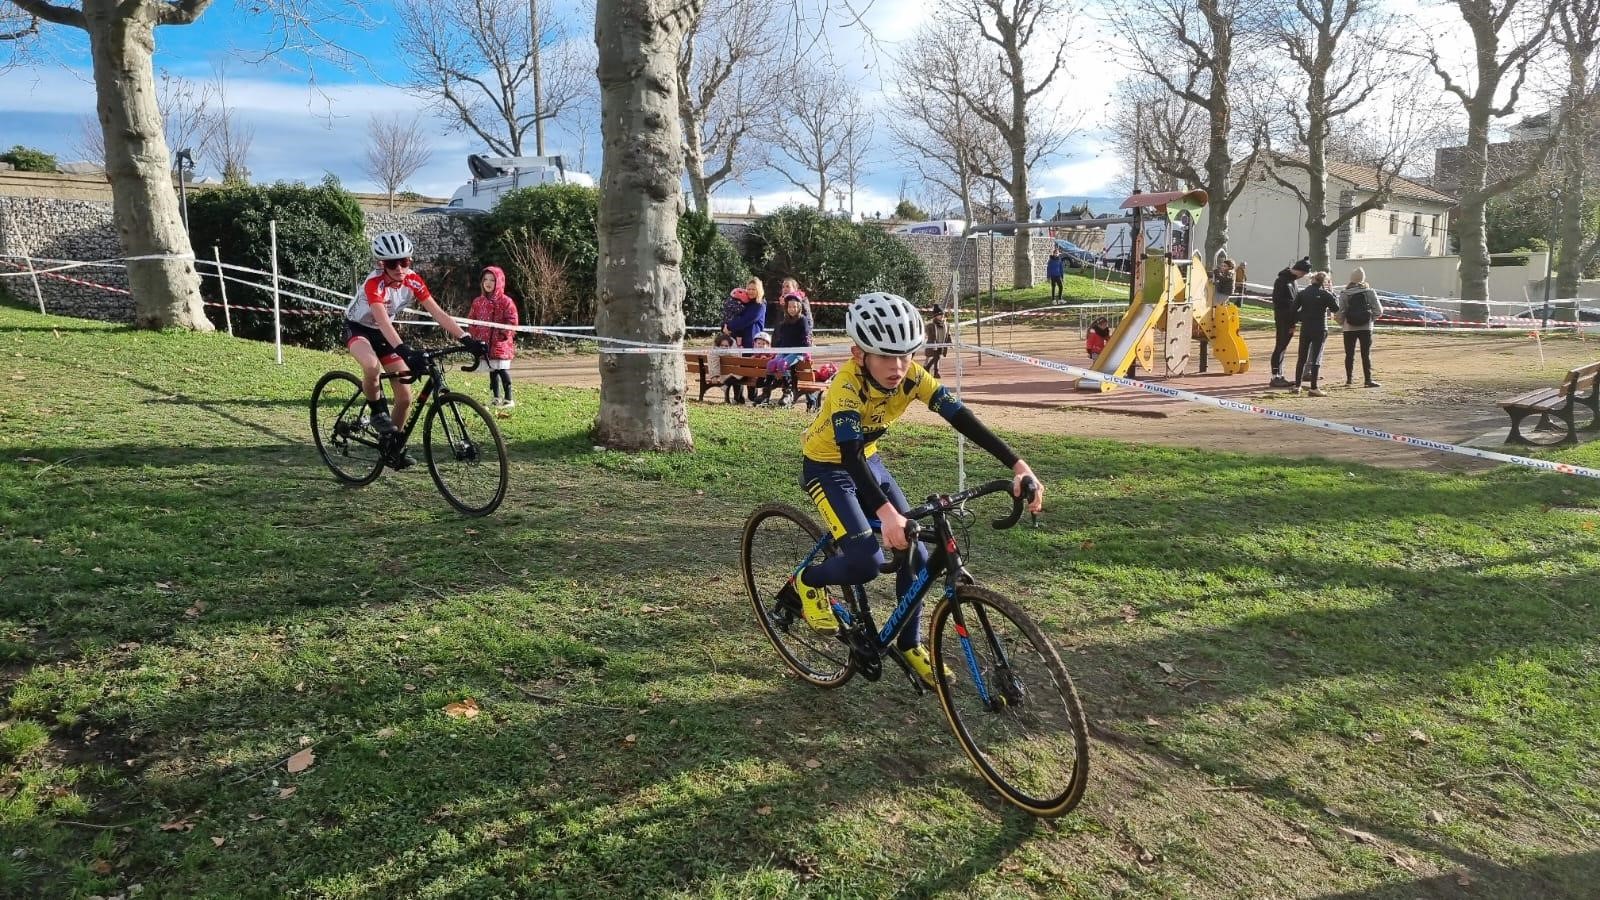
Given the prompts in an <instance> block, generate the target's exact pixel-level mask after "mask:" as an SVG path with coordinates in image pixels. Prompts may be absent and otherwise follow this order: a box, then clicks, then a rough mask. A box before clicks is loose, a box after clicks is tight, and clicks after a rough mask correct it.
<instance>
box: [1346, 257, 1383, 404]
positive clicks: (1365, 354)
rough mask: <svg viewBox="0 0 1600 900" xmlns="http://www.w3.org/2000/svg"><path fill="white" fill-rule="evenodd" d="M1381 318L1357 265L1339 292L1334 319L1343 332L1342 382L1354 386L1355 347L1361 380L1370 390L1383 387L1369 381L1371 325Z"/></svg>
mask: <svg viewBox="0 0 1600 900" xmlns="http://www.w3.org/2000/svg"><path fill="white" fill-rule="evenodd" d="M1382 317H1383V302H1382V301H1381V300H1379V299H1378V292H1377V291H1374V290H1373V289H1372V285H1370V284H1367V272H1366V270H1365V269H1363V268H1361V267H1360V266H1357V267H1356V268H1355V269H1354V270H1353V271H1352V272H1351V273H1350V283H1349V284H1347V285H1345V286H1344V290H1341V291H1340V292H1339V312H1338V313H1337V314H1336V316H1335V318H1337V319H1338V321H1339V328H1340V330H1341V331H1342V332H1343V333H1344V383H1345V386H1346V387H1350V386H1351V385H1354V384H1355V382H1356V379H1355V374H1356V372H1355V370H1356V347H1358V346H1359V347H1360V348H1361V377H1362V379H1363V380H1364V381H1365V383H1366V386H1367V387H1369V388H1375V387H1382V385H1380V384H1378V383H1377V382H1376V381H1373V380H1372V323H1374V322H1376V321H1377V320H1378V319H1380V318H1382Z"/></svg>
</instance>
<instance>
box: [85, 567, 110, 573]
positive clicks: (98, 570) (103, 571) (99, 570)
mask: <svg viewBox="0 0 1600 900" xmlns="http://www.w3.org/2000/svg"><path fill="white" fill-rule="evenodd" d="M89 571H91V572H95V573H97V574H101V575H104V574H105V571H106V570H105V569H102V568H100V567H99V566H95V567H94V568H92V569H90V570H89Z"/></svg>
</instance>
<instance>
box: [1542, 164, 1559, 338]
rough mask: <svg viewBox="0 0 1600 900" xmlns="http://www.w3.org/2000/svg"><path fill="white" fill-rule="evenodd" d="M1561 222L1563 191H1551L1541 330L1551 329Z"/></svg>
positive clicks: (1545, 251) (1545, 252) (1545, 249)
mask: <svg viewBox="0 0 1600 900" xmlns="http://www.w3.org/2000/svg"><path fill="white" fill-rule="evenodd" d="M1560 223H1561V192H1560V191H1551V192H1550V241H1549V243H1547V244H1546V245H1545V248H1544V325H1543V326H1542V327H1541V328H1540V329H1539V330H1540V331H1549V330H1550V289H1551V288H1552V287H1554V286H1555V285H1554V284H1553V283H1552V282H1553V280H1554V279H1553V278H1552V276H1551V269H1552V267H1553V266H1554V264H1555V258H1556V227H1557V226H1558V225H1560Z"/></svg>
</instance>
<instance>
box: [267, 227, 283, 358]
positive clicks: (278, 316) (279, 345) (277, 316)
mask: <svg viewBox="0 0 1600 900" xmlns="http://www.w3.org/2000/svg"><path fill="white" fill-rule="evenodd" d="M267 235H268V236H269V237H271V239H272V343H273V346H274V347H275V348H276V349H277V351H278V365H280V366H281V365H283V312H282V301H283V298H282V296H281V295H280V294H279V293H278V220H277V219H273V220H271V221H269V222H268V223H267Z"/></svg>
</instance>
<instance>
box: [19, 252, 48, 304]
mask: <svg viewBox="0 0 1600 900" xmlns="http://www.w3.org/2000/svg"><path fill="white" fill-rule="evenodd" d="M22 260H23V262H26V263H27V264H28V277H29V278H31V279H33V298H34V299H35V300H38V301H39V314H40V315H43V314H44V291H41V290H40V289H39V276H38V275H37V274H35V273H34V271H33V257H31V256H27V255H24V256H23V257H22Z"/></svg>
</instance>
